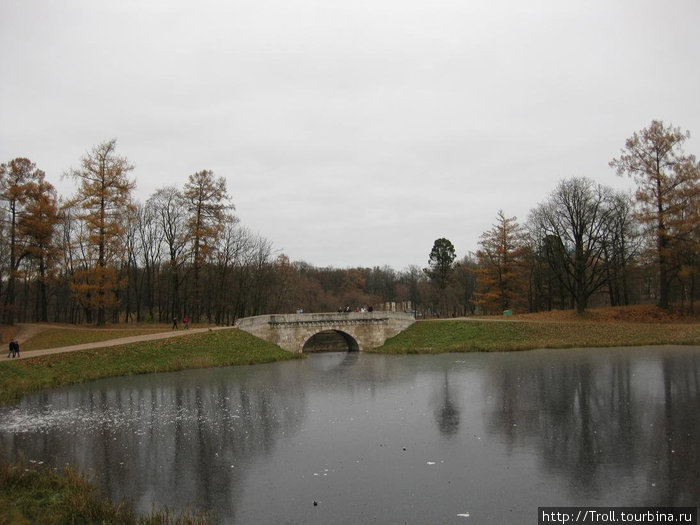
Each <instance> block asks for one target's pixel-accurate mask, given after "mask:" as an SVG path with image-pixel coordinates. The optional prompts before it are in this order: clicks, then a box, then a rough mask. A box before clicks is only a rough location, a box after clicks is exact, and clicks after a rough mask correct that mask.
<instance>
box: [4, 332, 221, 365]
mask: <svg viewBox="0 0 700 525" xmlns="http://www.w3.org/2000/svg"><path fill="white" fill-rule="evenodd" d="M232 328H233V327H232V326H214V327H210V328H190V329H189V330H172V331H170V332H161V333H157V334H144V335H133V336H129V337H120V338H118V339H110V340H108V341H98V342H95V343H82V344H79V345H72V346H61V347H58V348H44V349H42V350H29V351H26V352H25V351H20V359H27V358H30V357H38V356H42V355H52V354H61V353H64V352H78V351H80V350H92V349H94V348H107V347H110V346H119V345H125V344H129V343H138V342H140V341H157V340H158V339H169V338H171V337H182V336H185V335H190V334H200V333H204V332H212V331H215V330H231V329H232ZM41 329H42V328H41V326H38V325H31V324H27V325H23V326H22V328H21V329H20V331H19V332H18V333H17V341H18V342H19V343H20V347H21V344H22V342H23V341H26V340H28V339H29V338H30V337H33V336H34V335H36V334H37V333H38V332H40V331H41ZM8 359H11V358H8V357H7V354H5V353H3V354H2V355H1V357H0V360H3V361H5V360H8Z"/></svg>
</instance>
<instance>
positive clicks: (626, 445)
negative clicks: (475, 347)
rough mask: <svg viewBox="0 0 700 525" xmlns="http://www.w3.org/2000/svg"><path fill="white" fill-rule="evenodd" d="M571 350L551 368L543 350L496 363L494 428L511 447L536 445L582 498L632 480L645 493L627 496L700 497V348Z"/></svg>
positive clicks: (693, 500) (665, 501)
mask: <svg viewBox="0 0 700 525" xmlns="http://www.w3.org/2000/svg"><path fill="white" fill-rule="evenodd" d="M668 352H669V354H672V353H674V352H673V350H671V349H669V350H668ZM571 354H572V356H571V358H570V359H557V360H556V361H552V363H551V365H550V366H547V367H543V366H541V365H542V362H541V359H533V361H532V363H531V364H532V366H528V362H527V361H523V362H522V363H521V364H520V366H518V367H514V366H495V367H493V368H492V370H491V380H490V381H488V382H487V383H486V384H487V386H486V389H487V395H486V397H487V399H491V400H492V407H491V410H490V421H489V430H490V431H491V432H492V433H495V434H498V435H499V436H500V437H501V438H502V439H503V440H504V442H505V443H506V444H507V445H508V446H509V447H510V448H512V447H514V446H516V445H519V446H534V447H537V449H538V451H539V457H540V458H541V460H542V463H543V465H544V468H546V469H548V470H550V471H552V472H556V473H560V474H562V475H564V476H565V477H566V478H568V480H569V486H570V490H571V491H572V493H575V494H578V495H580V496H581V497H582V498H584V499H585V498H593V499H595V500H596V501H600V499H601V498H604V497H605V494H606V492H608V491H611V492H614V491H613V490H612V489H614V488H615V487H616V486H617V485H618V484H619V483H621V482H624V483H627V484H630V485H636V486H638V487H639V488H640V489H641V490H639V491H637V492H638V493H639V494H642V496H640V501H636V502H625V504H635V505H666V506H670V505H679V506H680V505H696V504H697V503H698V501H700V447H698V441H697V438H698V436H700V417H697V415H698V414H700V387H699V382H700V380H699V377H700V376H699V374H698V354H697V353H690V354H684V355H682V356H677V355H674V356H673V357H670V356H666V357H664V355H663V353H661V354H658V353H655V354H649V355H644V353H643V351H641V350H640V351H639V352H637V353H636V351H635V349H625V350H588V351H587V353H579V352H573V351H572V352H571ZM640 365H641V366H640ZM658 385H661V387H659V386H658Z"/></svg>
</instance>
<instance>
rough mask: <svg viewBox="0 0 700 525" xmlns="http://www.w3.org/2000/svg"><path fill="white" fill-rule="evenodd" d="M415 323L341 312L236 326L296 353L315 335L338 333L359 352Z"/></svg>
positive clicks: (408, 318) (264, 318) (399, 316)
mask: <svg viewBox="0 0 700 525" xmlns="http://www.w3.org/2000/svg"><path fill="white" fill-rule="evenodd" d="M414 322H415V319H414V318H413V315H411V314H408V313H404V312H347V313H345V312H342V313H312V314H272V315H258V316H255V317H245V318H243V319H239V320H238V321H236V327H237V328H239V329H241V330H244V331H246V332H249V333H251V334H253V335H255V336H257V337H260V338H261V339H265V340H267V341H270V342H271V343H275V344H276V345H278V346H280V347H281V348H284V349H285V350H288V351H290V352H294V353H301V352H302V351H303V348H304V344H305V343H306V342H307V341H308V340H309V339H310V338H311V337H313V336H314V335H315V334H318V333H320V332H325V331H336V332H340V333H343V334H346V335H348V336H350V337H352V339H354V341H355V342H356V343H357V348H358V349H359V350H368V349H371V348H376V347H378V346H381V345H383V344H384V341H386V340H387V339H388V338H389V337H393V336H395V335H397V334H398V333H399V332H402V331H403V330H405V329H406V328H408V327H409V326H410V325H412V324H413V323H414Z"/></svg>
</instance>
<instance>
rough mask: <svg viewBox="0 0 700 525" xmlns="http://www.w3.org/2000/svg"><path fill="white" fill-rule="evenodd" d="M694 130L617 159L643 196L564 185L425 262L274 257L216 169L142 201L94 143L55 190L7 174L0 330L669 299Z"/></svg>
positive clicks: (688, 281)
mask: <svg viewBox="0 0 700 525" xmlns="http://www.w3.org/2000/svg"><path fill="white" fill-rule="evenodd" d="M688 137H689V135H688V133H687V132H685V133H683V132H681V131H680V130H679V129H678V128H673V127H671V126H664V125H663V123H662V122H659V121H654V122H652V123H651V125H650V126H649V127H648V128H645V129H644V130H642V131H640V132H638V133H635V134H634V135H633V136H632V137H630V138H629V139H628V140H627V141H626V143H625V146H624V148H623V149H622V150H621V152H620V156H619V157H618V158H615V159H613V160H612V161H611V162H610V166H611V167H612V168H613V169H614V170H615V171H616V172H617V174H618V175H621V176H627V175H628V176H630V177H632V178H633V179H634V180H635V182H636V184H637V191H636V194H635V195H634V196H630V195H626V194H623V193H620V192H615V191H613V190H612V189H610V188H608V187H606V186H604V185H600V184H596V183H594V182H593V181H591V180H589V179H586V178H570V179H564V180H561V181H560V182H559V183H558V185H557V186H556V187H555V188H554V189H553V191H552V193H551V194H550V195H549V196H548V197H547V198H546V199H545V200H544V201H543V202H542V203H540V204H538V205H537V206H536V207H535V208H533V210H532V211H531V213H530V215H529V217H528V218H527V220H526V221H525V222H524V223H523V224H519V223H518V221H517V218H516V217H508V216H507V215H506V214H505V213H504V212H503V211H499V212H498V213H497V214H496V220H495V223H494V225H493V227H492V228H491V229H489V230H488V231H486V232H484V233H483V234H482V236H481V240H480V242H479V248H478V250H477V251H476V252H475V253H470V254H469V255H467V256H466V257H464V258H462V259H461V260H457V259H456V256H455V253H456V252H455V248H454V246H453V245H452V243H451V242H450V241H449V240H448V239H445V238H441V239H437V240H436V241H435V243H434V245H433V247H432V250H431V251H428V248H429V247H426V260H427V262H428V264H427V266H426V267H425V268H421V267H417V266H411V267H408V268H406V269H404V270H401V271H397V270H394V269H392V268H389V267H375V268H349V269H348V268H346V269H338V268H318V267H314V266H313V265H311V264H308V263H306V262H292V261H290V260H289V259H288V257H286V256H285V255H283V254H282V255H279V254H277V253H276V251H275V250H274V247H273V246H272V244H271V242H270V241H268V240H267V239H264V238H262V237H260V236H259V235H255V234H253V233H251V232H250V231H249V230H248V229H247V228H246V227H244V226H243V225H241V224H240V223H239V221H238V220H237V218H236V216H235V215H234V211H235V210H234V206H233V203H232V202H231V198H230V196H229V194H228V190H227V188H226V183H225V179H224V178H223V177H215V176H214V174H213V172H211V171H209V170H203V171H199V172H197V173H194V174H192V175H190V176H189V178H188V181H187V183H186V184H185V185H184V187H182V188H177V187H174V186H166V187H163V188H161V189H159V190H157V191H156V192H155V193H154V194H153V195H151V196H150V197H149V198H148V200H146V202H144V203H139V202H135V201H134V199H133V196H132V193H133V190H134V187H135V182H134V181H133V180H131V179H130V178H129V174H130V172H131V171H132V170H133V166H132V165H131V163H130V162H129V161H128V159H126V158H125V157H121V156H119V155H118V154H117V152H116V141H114V140H111V141H108V142H105V143H103V144H99V145H98V146H96V147H94V148H93V149H92V150H90V151H89V152H88V153H86V154H85V155H84V156H83V158H82V159H81V160H80V167H79V168H76V169H71V170H70V171H69V172H68V175H69V176H71V177H73V178H74V179H75V180H76V181H77V183H78V189H77V191H76V194H75V195H73V196H70V197H68V198H63V197H59V196H58V195H57V192H56V190H55V188H54V187H53V186H52V185H51V184H49V183H48V182H47V181H46V180H45V174H44V172H43V171H41V170H40V169H38V168H37V167H36V165H35V164H34V163H32V162H31V161H30V160H29V159H26V158H16V159H13V160H11V161H9V162H8V163H6V164H2V165H1V166H0V205H2V208H0V304H1V305H2V321H3V322H4V323H7V324H12V323H14V322H17V321H21V322H26V321H53V322H68V323H95V324H98V325H102V324H105V323H106V322H112V323H120V322H171V321H172V320H173V318H175V319H178V320H179V319H182V318H183V317H185V316H188V317H190V318H191V319H192V320H193V321H194V322H208V323H216V324H231V323H233V322H234V321H235V319H237V318H239V317H245V316H250V315H258V314H264V313H277V312H293V311H296V310H299V309H303V310H304V311H335V310H337V309H339V308H343V309H345V308H347V307H350V308H356V307H357V308H359V307H362V306H367V307H368V306H374V307H375V308H376V307H377V306H379V305H384V304H386V303H391V302H394V303H398V304H400V305H401V306H400V307H401V308H406V306H407V305H411V308H412V309H415V310H416V312H417V313H418V314H422V315H441V316H453V315H466V314H473V313H501V312H503V311H508V310H516V311H519V312H522V311H531V312H534V311H543V310H551V309H569V308H576V309H577V310H578V311H579V312H583V311H584V310H585V309H586V308H587V307H589V306H592V305H604V304H610V305H625V304H633V303H639V302H655V303H657V304H659V306H661V307H662V308H668V307H669V305H671V304H672V303H677V304H680V306H681V308H683V309H688V310H692V309H693V308H694V301H695V300H696V299H697V298H698V295H699V294H700V291H699V288H700V287H699V286H698V284H697V276H698V274H699V271H700V258H699V257H698V255H699V244H700V211H699V210H700V205H699V204H700V189H699V187H700V182H699V181H700V164H698V162H697V161H696V160H695V157H694V156H693V155H686V154H685V153H684V152H683V151H682V145H683V143H684V141H685V140H686V139H687V138H688Z"/></svg>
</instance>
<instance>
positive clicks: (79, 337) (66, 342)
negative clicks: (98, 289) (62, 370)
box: [22, 327, 167, 351]
mask: <svg viewBox="0 0 700 525" xmlns="http://www.w3.org/2000/svg"><path fill="white" fill-rule="evenodd" d="M166 331H167V330H166V329H163V328H134V329H109V328H102V329H70V328H52V327H47V328H45V329H44V330H42V331H41V332H39V333H38V334H37V335H35V336H34V337H32V338H31V339H29V340H28V341H26V342H25V343H23V344H22V351H28V350H41V349H43V348H59V347H61V346H71V345H79V344H83V343H99V342H102V341H109V340H110V339H119V338H121V337H131V336H135V335H147V334H159V333H162V332H166Z"/></svg>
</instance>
